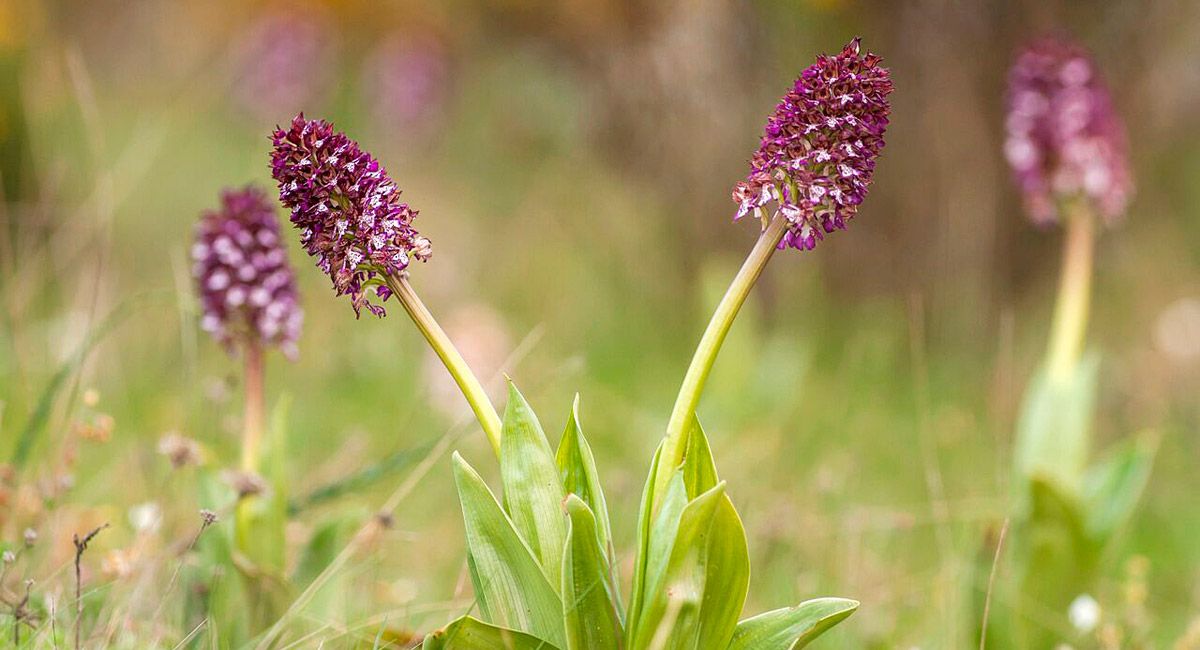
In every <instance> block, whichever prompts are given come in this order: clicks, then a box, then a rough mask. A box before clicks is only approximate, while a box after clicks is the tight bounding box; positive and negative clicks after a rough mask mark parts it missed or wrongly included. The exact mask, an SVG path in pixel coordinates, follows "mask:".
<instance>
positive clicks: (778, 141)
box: [733, 38, 892, 250]
mask: <svg viewBox="0 0 1200 650" xmlns="http://www.w3.org/2000/svg"><path fill="white" fill-rule="evenodd" d="M880 62H881V59H880V58H879V57H878V56H876V55H875V54H871V53H867V54H865V55H864V54H862V53H861V51H860V44H859V39H857V38H856V39H854V40H853V41H850V43H848V44H847V45H846V47H845V48H843V49H842V51H841V53H840V54H837V55H836V56H828V55H821V56H819V57H817V62H816V63H815V64H814V65H812V66H810V67H809V68H807V69H806V70H804V72H803V73H801V75H800V78H799V79H797V80H796V83H795V84H794V85H793V87H792V89H791V90H789V91H788V93H787V94H786V95H784V96H783V99H782V100H780V102H779V105H778V106H776V107H775V113H774V114H772V115H771V117H770V118H769V119H768V120H767V127H766V133H765V134H764V135H763V137H762V141H761V143H760V145H759V148H758V151H757V152H756V153H755V154H754V158H753V159H752V160H751V161H750V174H749V176H747V177H746V180H744V181H740V182H738V183H737V185H735V186H734V188H733V200H734V202H735V203H737V204H738V211H737V216H736V217H735V219H740V218H742V217H744V216H746V215H747V214H750V213H752V212H753V213H754V214H755V216H757V217H758V218H760V219H763V220H766V219H768V218H773V217H774V215H775V214H780V215H783V216H784V217H785V218H787V220H788V221H789V222H790V223H789V228H788V231H787V233H786V234H785V235H784V238H783V241H782V242H781V243H780V246H781V247H783V246H790V247H792V248H796V249H800V250H811V249H812V248H813V247H815V246H816V245H817V241H818V240H820V239H822V238H824V236H825V234H827V233H831V232H833V231H834V230H841V229H845V227H846V222H847V221H848V220H849V219H851V218H852V217H853V216H854V214H855V213H856V212H857V211H858V205H859V204H860V203H862V201H863V199H864V198H865V197H866V195H867V188H868V186H869V185H870V183H871V176H872V174H873V173H874V171H875V159H876V158H878V156H879V153H880V151H881V150H882V149H883V144H884V142H883V134H884V130H885V129H886V128H887V125H888V114H889V112H890V110H891V109H890V106H889V104H888V100H887V97H888V95H889V94H890V93H891V92H892V80H891V78H890V76H889V74H888V70H887V69H886V68H883V67H880V65H879V64H880ZM770 204H774V207H775V210H774V211H772V212H771V214H770V215H768V214H767V213H766V212H767V209H768V206H769V205H770Z"/></svg>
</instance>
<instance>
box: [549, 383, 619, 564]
mask: <svg viewBox="0 0 1200 650" xmlns="http://www.w3.org/2000/svg"><path fill="white" fill-rule="evenodd" d="M555 462H556V463H557V464H558V474H559V478H560V479H561V480H562V485H563V489H564V490H565V491H566V492H567V494H574V495H576V496H578V497H579V498H580V499H582V500H583V502H584V503H586V504H587V506H588V508H589V509H590V510H591V511H592V514H593V515H595V517H596V536H597V538H598V539H599V541H600V548H602V549H604V553H605V555H606V556H607V557H608V560H609V563H610V564H615V562H614V560H615V558H616V554H615V552H614V551H613V544H612V527H611V526H610V525H609V520H608V504H607V503H606V502H605V500H604V490H603V489H601V487H600V476H599V473H598V472H597V471H596V461H595V459H594V458H593V456H592V448H591V446H590V445H588V443H587V440H586V439H584V437H583V429H582V428H581V427H580V425H579V395H576V396H575V402H574V403H573V404H572V405H571V417H570V419H568V420H567V428H566V430H565V431H563V435H562V440H561V441H560V442H559V443H558V453H557V454H556V455H555ZM613 581H614V582H616V579H615V574H614V580H613Z"/></svg>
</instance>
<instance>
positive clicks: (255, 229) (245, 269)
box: [192, 187, 304, 358]
mask: <svg viewBox="0 0 1200 650" xmlns="http://www.w3.org/2000/svg"><path fill="white" fill-rule="evenodd" d="M192 263H193V266H192V276H193V277H194V278H195V280H196V287H197V290H198V291H199V294H200V304H201V307H202V309H203V316H202V317H201V320H200V326H201V328H203V329H204V330H205V331H206V332H208V333H209V334H212V336H213V338H215V339H216V340H217V341H219V342H220V343H221V344H222V345H224V346H225V347H226V349H228V350H229V351H230V352H233V351H234V349H235V348H236V347H237V345H239V344H245V343H250V342H255V343H259V344H262V345H277V346H279V347H280V349H282V350H283V352H284V354H286V355H287V356H288V357H290V358H295V356H296V351H297V348H296V341H297V340H298V339H299V338H300V327H301V325H302V323H303V320H304V312H303V311H302V310H301V309H300V303H299V300H298V298H297V294H296V283H295V279H294V278H293V275H292V268H291V266H290V265H289V264H288V262H287V253H286V252H284V249H283V240H282V239H281V238H280V236H279V219H278V217H276V215H275V208H274V207H273V206H272V204H271V202H270V200H269V199H268V197H267V193H266V192H264V191H263V190H261V189H258V188H256V187H246V188H244V189H241V190H226V191H225V192H222V193H221V208H220V209H219V210H212V211H208V212H205V213H204V214H202V215H201V216H200V222H199V223H198V224H196V240H195V243H193V244H192Z"/></svg>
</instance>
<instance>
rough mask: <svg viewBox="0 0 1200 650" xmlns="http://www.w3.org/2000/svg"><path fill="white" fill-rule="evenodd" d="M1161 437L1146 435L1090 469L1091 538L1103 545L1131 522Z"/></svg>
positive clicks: (1085, 488)
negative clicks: (1115, 532) (1129, 520)
mask: <svg viewBox="0 0 1200 650" xmlns="http://www.w3.org/2000/svg"><path fill="white" fill-rule="evenodd" d="M1157 452H1158V436H1157V435H1156V434H1155V433H1153V432H1149V431H1147V432H1145V433H1142V434H1141V435H1139V436H1137V437H1136V438H1135V439H1134V440H1131V441H1127V442H1125V443H1123V444H1121V445H1119V446H1118V448H1117V449H1116V450H1115V451H1114V452H1112V453H1111V454H1110V455H1109V456H1108V457H1107V458H1106V459H1104V460H1103V461H1101V462H1099V463H1097V464H1095V465H1093V466H1092V467H1090V468H1088V472H1087V474H1086V475H1085V476H1084V481H1083V498H1084V503H1085V504H1086V507H1087V514H1086V519H1087V521H1086V526H1087V531H1088V535H1089V536H1090V537H1091V538H1092V539H1093V540H1094V541H1095V542H1097V543H1100V544H1103V543H1104V542H1106V541H1107V540H1108V538H1109V537H1110V536H1111V535H1112V534H1113V532H1114V531H1116V529H1117V528H1119V527H1120V526H1121V525H1122V524H1124V523H1125V522H1126V521H1128V519H1129V517H1130V515H1132V514H1133V509H1134V507H1135V506H1136V505H1137V502H1138V500H1139V499H1140V498H1141V496H1142V492H1143V491H1144V490H1145V488H1146V483H1147V481H1149V480H1150V469H1151V467H1152V466H1153V465H1154V456H1155V455H1156V454H1157Z"/></svg>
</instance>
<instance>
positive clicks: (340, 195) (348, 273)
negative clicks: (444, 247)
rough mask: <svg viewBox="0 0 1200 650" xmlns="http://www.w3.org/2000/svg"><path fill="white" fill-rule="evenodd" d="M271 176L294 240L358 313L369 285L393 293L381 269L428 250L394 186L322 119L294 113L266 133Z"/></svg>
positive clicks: (395, 267)
mask: <svg viewBox="0 0 1200 650" xmlns="http://www.w3.org/2000/svg"><path fill="white" fill-rule="evenodd" d="M272 141H273V142H274V145H275V148H274V150H273V151H272V152H271V173H272V175H273V176H274V177H275V180H276V181H277V182H278V183H279V200H280V201H281V202H282V203H283V204H284V205H285V206H287V207H288V208H291V210H292V217H291V220H292V225H294V226H295V227H296V228H297V229H299V230H300V243H302V244H303V245H304V249H305V250H306V251H308V254H309V255H310V256H312V257H315V258H317V266H318V267H319V268H320V269H321V270H322V271H324V272H326V273H328V274H329V277H330V279H332V280H333V286H334V289H335V290H336V291H337V293H338V295H348V296H350V300H351V304H352V305H353V307H354V312H355V313H356V314H361V310H362V308H363V307H366V308H367V310H368V311H370V312H371V313H372V314H375V315H376V316H383V315H384V314H385V312H384V309H383V307H382V306H381V305H378V304H375V303H373V302H369V301H368V300H367V292H368V290H370V289H371V288H372V287H374V293H375V295H376V296H377V297H378V298H379V300H380V302H382V301H384V300H387V298H388V297H389V296H391V291H390V290H389V289H388V287H387V286H386V285H385V284H384V279H383V277H382V274H388V275H399V274H401V273H403V272H404V271H405V269H407V268H408V265H409V263H410V262H411V261H412V260H413V259H417V260H421V261H425V260H427V259H429V257H430V255H431V254H432V247H431V246H430V243H429V240H428V239H426V238H425V237H423V236H421V234H420V233H418V232H417V231H416V230H415V229H414V228H413V227H412V222H413V219H415V218H416V216H417V211H416V210H413V209H411V208H409V207H408V204H406V203H401V202H400V189H399V188H397V187H396V184H395V183H394V182H392V179H391V178H389V177H388V175H387V171H386V170H384V169H383V167H382V166H381V165H380V164H379V162H378V161H376V160H375V159H374V158H373V157H371V154H369V153H367V152H365V151H363V150H362V149H360V148H359V146H358V143H357V142H354V141H353V140H351V139H350V138H348V137H346V135H345V134H343V133H341V132H338V131H335V130H334V129H333V125H332V124H330V123H329V122H326V121H324V120H305V119H304V115H303V114H300V115H297V116H296V118H295V119H293V120H292V124H291V127H290V128H289V129H287V130H284V129H277V130H276V131H275V133H274V135H273V136H272Z"/></svg>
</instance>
